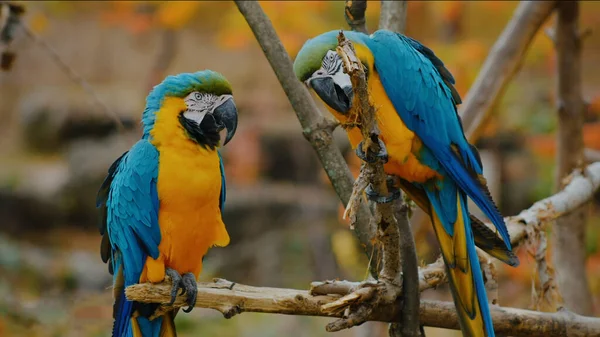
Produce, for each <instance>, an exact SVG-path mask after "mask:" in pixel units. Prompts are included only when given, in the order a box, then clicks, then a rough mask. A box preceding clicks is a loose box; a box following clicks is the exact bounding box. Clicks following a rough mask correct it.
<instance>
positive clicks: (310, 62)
mask: <svg viewBox="0 0 600 337" xmlns="http://www.w3.org/2000/svg"><path fill="white" fill-rule="evenodd" d="M339 33H340V31H339V30H332V31H329V32H327V33H323V34H321V35H319V36H317V37H315V38H313V39H310V40H308V41H306V43H305V44H304V46H302V49H300V51H299V52H298V55H297V56H296V60H295V61H294V73H295V74H296V77H297V78H298V79H299V80H300V81H306V80H307V79H308V78H309V77H310V75H312V74H313V73H314V72H315V71H317V70H319V68H321V64H322V61H323V57H325V54H327V52H328V51H329V50H335V49H336V47H337V45H338V40H337V37H338V34H339ZM344 35H345V36H346V37H347V38H348V39H350V40H351V41H352V42H353V43H355V44H356V43H359V44H365V41H366V40H367V39H368V36H367V35H366V34H363V33H358V32H351V31H344Z"/></svg>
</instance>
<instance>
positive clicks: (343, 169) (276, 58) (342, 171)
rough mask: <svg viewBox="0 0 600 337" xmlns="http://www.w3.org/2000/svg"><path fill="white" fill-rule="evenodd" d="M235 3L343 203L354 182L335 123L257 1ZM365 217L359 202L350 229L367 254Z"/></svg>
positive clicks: (367, 214) (368, 226) (368, 228)
mask: <svg viewBox="0 0 600 337" xmlns="http://www.w3.org/2000/svg"><path fill="white" fill-rule="evenodd" d="M235 3H236V5H237V7H238V9H239V11H240V12H241V13H242V15H243V16H244V18H245V19H246V21H247V22H248V25H249V26H250V28H251V29H252V32H253V33H254V36H255V37H256V40H257V41H258V43H259V44H260V47H261V48H262V50H263V52H264V54H265V56H266V58H267V60H268V61H269V63H270V64H271V68H273V71H274V72H275V75H276V76H277V79H278V80H279V82H280V83H281V87H282V88H283V91H284V92H285V94H286V95H287V97H288V99H289V101H290V103H291V104H292V108H293V109H294V111H295V112H296V116H297V117H298V120H299V121H300V124H301V125H302V129H303V134H304V136H305V137H306V139H307V140H308V141H309V142H310V144H311V145H312V147H313V148H314V150H315V151H316V152H317V155H318V157H319V160H320V161H321V165H323V168H324V169H325V173H327V176H328V177H329V180H330V181H331V183H332V185H333V188H334V189H335V192H336V193H337V195H338V197H339V198H340V200H341V201H342V203H343V204H344V205H346V204H347V203H348V201H349V200H350V195H351V194H352V188H353V184H354V181H353V178H352V172H350V169H349V168H348V165H347V164H346V161H345V160H344V157H343V156H342V153H341V152H340V150H339V149H338V148H337V147H336V146H335V144H334V143H333V136H332V131H333V129H334V128H335V127H336V126H337V125H336V124H334V123H333V122H331V121H329V120H327V119H325V118H324V117H323V116H322V115H321V113H320V112H319V110H318V108H317V106H316V104H315V102H314V100H313V98H312V97H311V95H310V93H309V92H308V90H307V89H306V88H305V87H304V86H303V85H302V83H300V81H298V79H297V78H296V75H294V71H293V66H292V61H291V59H290V56H289V55H288V53H287V51H286V50H285V48H284V47H283V44H282V43H281V40H280V39H279V36H278V35H277V32H275V29H274V28H273V25H272V24H271V20H269V18H268V17H267V15H266V14H265V13H264V11H263V10H262V8H261V6H260V4H259V3H258V2H257V1H245V0H236V1H235ZM369 219H370V212H369V210H368V208H367V207H366V206H364V205H363V206H362V207H360V208H359V209H358V214H357V221H356V225H355V226H354V227H353V230H354V233H355V234H356V236H357V237H358V239H359V240H360V243H361V245H362V247H363V248H364V250H365V253H366V254H367V255H368V256H369V257H370V256H371V252H372V251H373V244H372V243H371V239H372V238H373V237H374V229H373V228H372V226H371V223H370V221H369ZM371 273H372V274H373V275H375V276H376V275H377V271H376V270H375V271H374V270H373V269H371Z"/></svg>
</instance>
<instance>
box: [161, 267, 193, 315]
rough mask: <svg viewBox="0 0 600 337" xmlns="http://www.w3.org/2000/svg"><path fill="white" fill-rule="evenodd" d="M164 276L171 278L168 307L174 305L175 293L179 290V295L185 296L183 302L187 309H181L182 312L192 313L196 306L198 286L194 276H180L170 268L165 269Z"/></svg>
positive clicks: (186, 274) (187, 274)
mask: <svg viewBox="0 0 600 337" xmlns="http://www.w3.org/2000/svg"><path fill="white" fill-rule="evenodd" d="M165 274H166V275H167V276H169V277H170V278H171V283H172V284H173V285H172V288H171V302H170V303H169V305H173V303H175V299H176V298H177V292H178V290H179V289H181V293H180V295H183V294H187V299H186V301H185V302H186V303H187V305H188V308H187V309H183V311H184V312H186V313H188V312H190V311H192V309H193V308H194V306H195V305H196V295H197V294H198V285H197V283H196V277H195V276H194V274H192V273H185V274H183V275H180V274H179V273H178V272H177V271H176V270H174V269H171V268H166V270H165Z"/></svg>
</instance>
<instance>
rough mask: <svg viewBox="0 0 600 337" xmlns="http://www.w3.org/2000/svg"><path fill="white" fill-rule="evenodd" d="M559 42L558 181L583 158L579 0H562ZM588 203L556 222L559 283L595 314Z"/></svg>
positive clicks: (571, 301)
mask: <svg viewBox="0 0 600 337" xmlns="http://www.w3.org/2000/svg"><path fill="white" fill-rule="evenodd" d="M557 9H558V19H557V22H556V32H555V39H556V40H555V44H556V46H555V47H556V61H557V64H556V66H557V72H558V86H557V91H558V92H557V97H558V104H557V105H558V119H559V122H558V139H557V141H558V151H557V168H558V170H557V180H556V181H557V185H558V187H559V188H561V187H563V182H562V179H563V178H564V177H565V176H567V175H568V174H569V172H571V171H572V170H573V169H575V168H577V167H579V166H581V165H582V164H583V163H584V157H583V150H584V148H583V133H582V128H583V113H584V109H583V100H582V97H581V38H580V36H579V30H578V23H577V21H578V19H579V1H567V2H559V4H558V6H557ZM585 225H586V208H585V207H581V208H580V209H579V210H576V211H575V212H573V213H571V214H569V215H567V216H565V217H563V218H561V219H558V220H556V222H555V223H554V231H553V232H554V242H555V243H554V249H555V251H554V263H555V266H556V270H557V272H558V275H557V280H558V288H559V290H560V292H561V293H562V295H563V299H564V301H565V306H566V307H567V308H569V309H571V310H573V311H574V312H577V313H579V314H583V315H590V314H592V302H591V299H592V296H591V294H590V290H589V284H588V282H587V277H586V273H585V258H586V256H585Z"/></svg>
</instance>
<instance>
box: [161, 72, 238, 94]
mask: <svg viewBox="0 0 600 337" xmlns="http://www.w3.org/2000/svg"><path fill="white" fill-rule="evenodd" d="M155 90H157V91H158V96H162V97H166V96H171V97H184V96H187V95H188V94H189V93H191V92H193V91H200V92H205V93H211V94H215V95H224V94H231V93H232V90H231V84H229V82H228V81H227V79H226V78H225V76H223V75H221V74H220V73H218V72H216V71H212V70H202V71H198V72H195V73H183V74H178V75H174V76H168V77H167V78H166V79H165V80H164V81H163V82H162V83H161V84H159V85H158V86H156V87H155Z"/></svg>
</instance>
